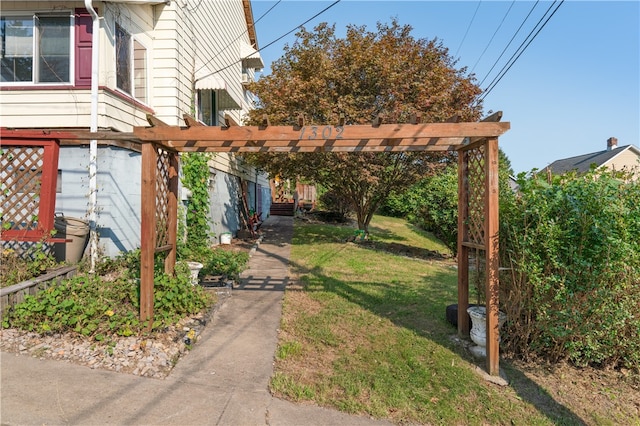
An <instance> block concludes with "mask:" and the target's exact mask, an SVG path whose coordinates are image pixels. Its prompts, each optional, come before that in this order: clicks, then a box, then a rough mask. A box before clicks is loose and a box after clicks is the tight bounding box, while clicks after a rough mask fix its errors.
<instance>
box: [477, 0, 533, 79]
mask: <svg viewBox="0 0 640 426" xmlns="http://www.w3.org/2000/svg"><path fill="white" fill-rule="evenodd" d="M539 2H540V0H537V1H536V2H535V4H534V5H533V7H531V9H530V10H529V13H528V14H527V16H526V17H525V18H524V20H523V21H522V23H521V24H520V26H519V27H518V29H517V30H516V32H515V33H514V34H513V36H512V37H511V40H509V43H507V45H506V46H505V48H504V49H502V52H501V53H500V56H498V59H496V61H495V62H494V63H493V65H492V66H491V69H490V70H489V72H487V74H486V75H485V76H484V78H483V79H482V81H481V82H480V84H479V86H482V84H483V83H484V81H485V80H486V79H487V78H488V77H489V75H490V74H491V71H493V69H494V68H495V67H496V65H498V62H500V59H502V55H504V52H506V51H507V49H508V48H509V46H511V43H512V42H513V40H514V39H515V38H516V36H517V35H518V33H520V30H521V29H522V27H523V26H524V24H525V22H527V21H528V20H529V16H531V13H532V12H533V10H534V9H535V8H536V6H538V3H539Z"/></svg>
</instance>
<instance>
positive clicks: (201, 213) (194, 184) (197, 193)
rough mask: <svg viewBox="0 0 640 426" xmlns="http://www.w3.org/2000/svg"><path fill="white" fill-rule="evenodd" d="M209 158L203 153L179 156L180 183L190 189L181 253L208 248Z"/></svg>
mask: <svg viewBox="0 0 640 426" xmlns="http://www.w3.org/2000/svg"><path fill="white" fill-rule="evenodd" d="M209 159H210V155H208V154H205V153H187V154H183V155H182V156H181V162H182V172H183V176H182V184H183V185H184V186H185V187H187V188H188V189H189V190H190V191H191V195H190V197H189V201H188V205H187V208H186V225H185V228H186V233H187V237H186V241H185V243H184V246H183V247H181V250H180V251H181V252H182V253H181V254H187V253H201V252H202V251H203V250H206V249H208V248H209V243H210V239H211V236H212V235H211V228H210V227H209V164H208V162H209Z"/></svg>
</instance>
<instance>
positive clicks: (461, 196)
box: [458, 150, 469, 337]
mask: <svg viewBox="0 0 640 426" xmlns="http://www.w3.org/2000/svg"><path fill="white" fill-rule="evenodd" d="M468 186H469V155H468V153H467V151H466V150H460V151H458V335H459V336H460V337H468V336H469V315H467V308H468V307H469V248H468V247H467V246H466V245H464V244H463V242H465V241H468V240H469V235H468V234H469V227H468V225H467V223H466V219H467V217H469V191H468Z"/></svg>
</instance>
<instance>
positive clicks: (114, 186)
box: [55, 147, 142, 256]
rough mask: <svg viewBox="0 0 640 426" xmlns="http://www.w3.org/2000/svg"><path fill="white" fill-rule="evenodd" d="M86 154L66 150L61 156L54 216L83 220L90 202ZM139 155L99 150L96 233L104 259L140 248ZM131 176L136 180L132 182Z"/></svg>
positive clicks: (122, 151)
mask: <svg viewBox="0 0 640 426" xmlns="http://www.w3.org/2000/svg"><path fill="white" fill-rule="evenodd" d="M88 163H89V151H88V150H87V149H86V148H82V147H65V148H64V149H63V150H62V152H61V154H60V167H59V169H60V172H61V173H60V176H61V182H60V185H59V186H60V187H61V189H62V192H61V193H59V194H57V197H56V210H55V211H56V212H57V213H62V214H64V215H65V216H70V217H76V218H80V219H86V214H87V212H86V206H87V203H88V201H89V173H88V171H87V167H86V165H87V164H88ZM141 164H142V161H141V155H140V154H139V153H136V152H132V151H129V150H127V149H122V148H116V147H100V148H99V149H98V174H97V180H98V219H97V223H98V228H99V229H98V232H99V235H100V243H99V245H100V250H101V251H102V252H103V253H104V254H105V255H107V256H115V255H117V254H118V253H119V252H120V251H128V250H133V249H136V248H138V247H139V246H140V198H141V197H140V174H141V171H142V166H141ZM132 176H135V177H136V178H133V179H132Z"/></svg>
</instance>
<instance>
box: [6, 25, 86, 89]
mask: <svg viewBox="0 0 640 426" xmlns="http://www.w3.org/2000/svg"><path fill="white" fill-rule="evenodd" d="M72 28H73V17H72V16H70V15H69V14H65V15H59V14H34V15H30V16H2V17H0V36H1V38H2V40H1V43H2V46H1V48H0V50H1V52H0V80H1V81H2V83H49V84H51V83H70V82H71V79H72V78H73V75H72V74H73V73H72V67H71V61H72V51H73V50H72V46H73V44H72V43H73V36H72Z"/></svg>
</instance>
